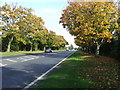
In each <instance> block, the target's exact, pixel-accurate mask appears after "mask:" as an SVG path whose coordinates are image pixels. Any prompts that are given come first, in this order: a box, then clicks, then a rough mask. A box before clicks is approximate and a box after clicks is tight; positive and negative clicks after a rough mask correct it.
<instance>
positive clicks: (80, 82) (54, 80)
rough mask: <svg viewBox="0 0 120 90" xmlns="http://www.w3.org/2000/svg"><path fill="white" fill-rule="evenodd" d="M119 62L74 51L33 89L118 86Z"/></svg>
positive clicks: (119, 82)
mask: <svg viewBox="0 0 120 90" xmlns="http://www.w3.org/2000/svg"><path fill="white" fill-rule="evenodd" d="M119 66H120V63H119V62H117V61H116V60H114V59H111V58H107V57H103V56H102V57H100V58H95V57H94V56H93V55H89V54H87V53H80V52H79V51H78V52H75V53H74V54H73V55H72V56H70V57H69V58H68V59H67V60H65V61H64V62H63V63H62V64H61V65H60V66H59V67H58V69H56V70H55V71H54V72H53V73H52V74H51V75H49V76H48V77H47V78H46V79H45V80H44V81H43V82H42V83H40V84H39V85H38V86H37V87H36V88H35V89H34V90H39V89H40V88H119V87H120V80H119V75H120V72H119Z"/></svg>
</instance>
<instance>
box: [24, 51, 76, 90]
mask: <svg viewBox="0 0 120 90" xmlns="http://www.w3.org/2000/svg"><path fill="white" fill-rule="evenodd" d="M73 53H75V52H73ZM73 53H72V54H73ZM72 54H70V55H69V56H71V55H72ZM69 56H67V57H66V58H64V59H63V60H62V61H60V62H59V63H57V64H56V65H54V66H53V67H52V68H51V69H49V70H48V71H46V72H45V73H43V74H42V75H41V76H39V77H38V78H37V79H35V80H34V81H33V82H31V83H30V84H28V85H27V86H25V87H24V88H23V89H22V90H27V89H28V88H30V87H31V86H33V85H34V84H35V83H36V82H37V81H39V80H41V79H42V78H43V77H44V76H45V75H47V74H48V73H49V72H50V71H52V70H53V69H54V68H56V67H57V66H58V65H60V64H61V63H62V62H63V61H65V60H66V59H67V58H68V57H69Z"/></svg>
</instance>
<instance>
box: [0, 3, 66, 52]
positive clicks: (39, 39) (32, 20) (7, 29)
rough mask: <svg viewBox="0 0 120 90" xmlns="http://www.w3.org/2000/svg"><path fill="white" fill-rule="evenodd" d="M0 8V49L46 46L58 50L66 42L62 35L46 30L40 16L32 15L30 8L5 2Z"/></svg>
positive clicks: (9, 49)
mask: <svg viewBox="0 0 120 90" xmlns="http://www.w3.org/2000/svg"><path fill="white" fill-rule="evenodd" d="M0 10H1V13H0V17H1V20H0V30H1V31H0V32H1V33H2V34H1V35H0V37H2V38H0V41H1V42H2V49H1V50H0V51H2V52H11V51H38V50H45V49H46V48H47V47H49V48H52V49H53V50H59V49H60V48H65V45H66V44H68V42H67V41H66V40H65V39H64V37H63V36H61V35H56V33H55V32H53V31H51V30H48V29H47V28H46V27H45V26H44V23H45V22H44V21H43V19H42V17H38V16H36V15H34V14H33V11H34V10H33V9H32V8H25V7H22V6H17V5H15V4H12V5H9V4H7V3H5V4H4V5H3V6H1V7H0Z"/></svg>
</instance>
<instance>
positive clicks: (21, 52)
mask: <svg viewBox="0 0 120 90" xmlns="http://www.w3.org/2000/svg"><path fill="white" fill-rule="evenodd" d="M40 52H43V51H18V52H0V53H1V54H0V56H11V55H25V54H31V53H40Z"/></svg>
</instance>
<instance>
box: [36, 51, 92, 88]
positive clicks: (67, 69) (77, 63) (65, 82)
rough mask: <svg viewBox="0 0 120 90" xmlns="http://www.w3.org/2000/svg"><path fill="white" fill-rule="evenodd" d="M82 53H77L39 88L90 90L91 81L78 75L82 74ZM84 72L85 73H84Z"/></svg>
mask: <svg viewBox="0 0 120 90" xmlns="http://www.w3.org/2000/svg"><path fill="white" fill-rule="evenodd" d="M83 61H84V59H82V58H80V53H79V52H76V53H74V54H73V55H72V56H70V57H69V58H68V59H67V60H66V61H64V62H63V63H62V64H61V65H60V67H59V68H58V69H57V70H56V71H55V72H53V73H52V74H51V75H50V76H48V77H47V79H46V80H45V81H44V82H43V83H41V84H40V85H38V87H37V88H36V89H35V90H37V89H38V90H39V88H90V87H93V85H92V84H90V83H89V79H84V78H82V77H80V76H79V75H78V73H79V72H80V67H81V62H83ZM82 72H83V71H82Z"/></svg>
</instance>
